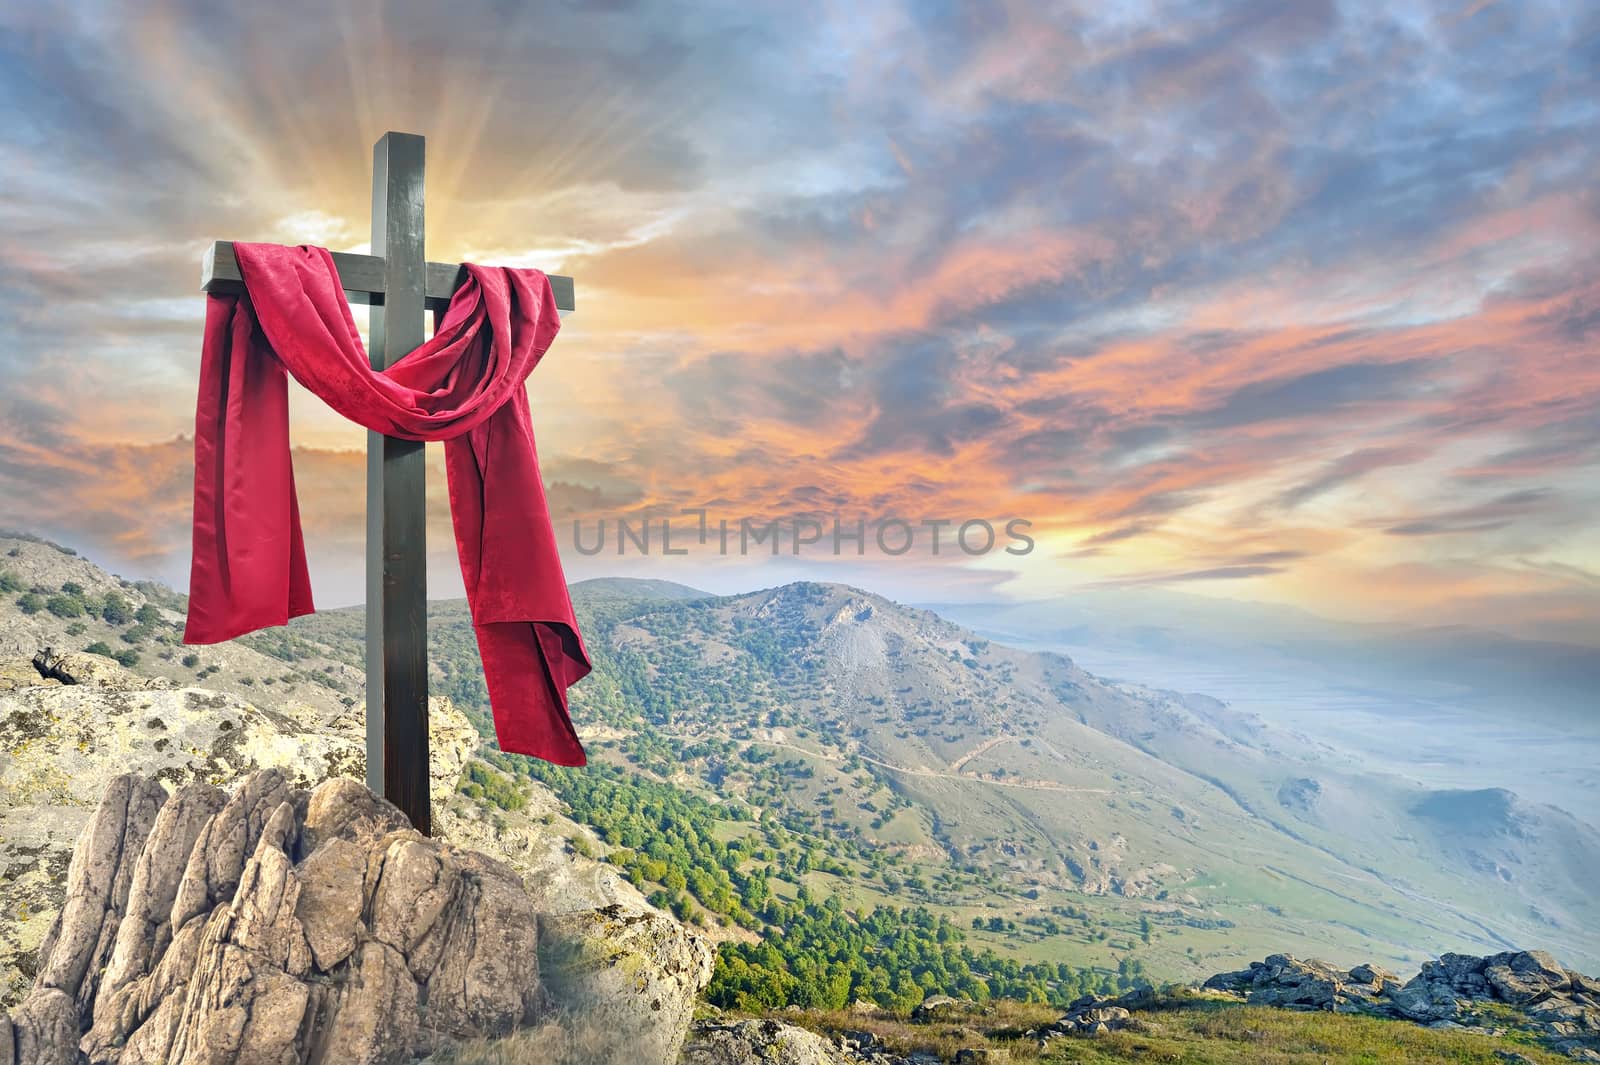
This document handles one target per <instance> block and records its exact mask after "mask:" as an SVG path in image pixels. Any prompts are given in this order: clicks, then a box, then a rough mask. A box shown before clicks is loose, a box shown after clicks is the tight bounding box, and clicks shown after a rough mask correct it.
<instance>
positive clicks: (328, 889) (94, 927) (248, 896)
mask: <svg viewBox="0 0 1600 1065" xmlns="http://www.w3.org/2000/svg"><path fill="white" fill-rule="evenodd" d="M67 880H68V885H69V887H68V894H67V900H66V902H65V904H64V905H63V906H62V908H61V911H60V915H59V917H58V918H57V920H56V922H55V926H54V928H53V930H52V932H51V933H50V935H48V936H47V937H46V939H45V942H44V945H43V947H42V948H41V952H40V956H39V960H38V965H37V974H38V975H37V978H36V979H35V981H34V984H33V987H32V989H31V990H30V991H29V993H28V995H27V997H26V998H25V999H24V1000H23V1002H22V1003H21V1005H20V1006H19V1007H18V1009H17V1010H16V1011H15V1012H14V1013H13V1014H12V1016H11V1017H10V1018H9V1020H8V1021H6V1022H5V1023H4V1024H0V1063H3V1062H9V1061H11V1060H15V1061H17V1062H25V1063H28V1065H33V1063H39V1065H51V1063H55V1062H61V1063H63V1065H66V1063H75V1062H78V1061H80V1060H86V1061H87V1062H89V1063H91V1065H156V1063H172V1065H254V1063H257V1062H271V1063H284V1065H289V1063H324V1062H326V1063H335V1062H338V1063H343V1062H355V1063H380V1062H401V1061H409V1060H414V1059H415V1058H416V1057H419V1056H422V1055H426V1054H429V1053H432V1052H434V1051H436V1050H439V1049H441V1048H444V1047H446V1046H450V1045H453V1044H455V1043H457V1042H464V1041H474V1040H483V1039H485V1038H490V1039H492V1038H496V1037H500V1036H505V1035H507V1034H510V1033H512V1032H514V1031H517V1030H519V1029H523V1028H525V1027H530V1026H537V1024H538V1023H539V1022H540V1021H541V1020H542V1019H543V1018H545V1017H547V1016H554V1015H558V1014H559V1015H561V1016H569V1017H578V1018H581V1019H582V1021H583V1022H584V1023H585V1024H586V1025H588V1026H589V1027H592V1028H596V1029H599V1030H602V1031H605V1032H607V1033H611V1034H612V1035H613V1036H614V1038H615V1040H616V1043H615V1046H616V1047H618V1048H622V1047H626V1048H627V1051H628V1060H629V1061H631V1062H636V1063H638V1065H653V1063H657V1062H660V1063H666V1062H670V1061H673V1060H675V1058H676V1056H677V1052H678V1049H679V1046H680V1045H681V1043H682V1041H683V1037H684V1033H685V1031H686V1029H687V1027H688V1023H689V1013H690V1009H691V1008H692V1003H693V1001H694V998H695V996H696V995H697V994H698V993H699V991H700V990H701V988H703V987H704V986H705V984H706V982H707V981H709V979H710V976H711V949H710V947H709V945H708V944H707V943H706V942H705V941H704V940H703V939H702V938H701V937H699V936H698V935H697V934H695V933H692V932H690V931H688V930H687V929H685V928H683V927H682V926H680V925H679V924H678V923H677V922H675V921H673V920H672V919H671V918H669V917H667V916H665V915H663V914H660V913H656V912H653V911H652V912H630V911H626V910H624V909H622V908H621V907H618V906H612V907H608V908H606V909H602V910H598V911H594V910H591V911H580V912H575V913H568V914H553V913H541V912H540V911H539V908H538V906H537V904H536V902H535V894H534V893H531V892H530V891H529V890H527V888H526V887H525V886H524V884H523V881H522V879H521V877H520V876H519V875H518V874H517V872H516V871H515V870H514V869H512V868H511V867H509V866H507V865H505V864H504V863H502V862H500V861H498V860H496V859H493V858H490V857H488V856H486V855H484V854H481V853H478V852H476V851H471V850H465V849H462V848H458V847H454V846H452V845H450V844H448V843H445V842H443V841H440V840H437V839H428V838H426V837H423V836H421V835H420V834H419V833H417V832H416V831H415V830H413V829H412V828H411V827H410V825H409V823H408V822H407V821H406V819H405V817H404V815H402V814H401V813H400V811H399V810H397V809H396V808H395V807H393V806H392V805H390V804H389V803H387V802H385V801H384V800H382V799H380V798H378V797H376V796H374V795H373V794H372V793H371V792H370V791H368V790H367V789H366V787H364V786H363V785H361V784H358V783H356V782H355V781H353V780H350V779H347V778H335V779H331V780H328V781H325V782H324V783H322V784H320V785H318V786H317V787H315V788H314V789H311V790H309V791H308V790H306V789H303V788H298V787H295V786H293V780H292V779H291V777H290V776H289V775H288V774H287V773H285V772H284V771H282V770H280V769H268V770H262V771H259V772H257V773H254V774H251V775H250V776H248V777H247V778H246V779H245V780H244V781H243V782H242V783H241V784H240V786H239V787H238V788H237V789H236V790H235V791H234V793H233V794H232V795H231V796H224V794H223V793H222V792H221V791H219V790H218V789H216V788H214V787H211V786H210V785H207V784H204V783H199V784H190V785H187V786H185V787H183V788H180V789H178V790H177V791H176V792H175V793H174V794H173V795H172V796H171V797H170V798H169V797H168V796H167V793H166V791H165V790H164V789H163V788H161V787H160V786H159V785H158V784H156V783H155V782H153V781H151V780H149V779H147V778H143V777H140V776H137V775H133V774H128V775H124V776H121V777H118V778H116V779H114V780H113V781H112V782H111V784H110V786H109V787H108V788H107V789H106V793H105V797H104V801H103V802H102V803H101V804H100V806H99V807H98V808H97V809H96V810H95V812H94V815H93V816H92V818H91V819H90V822H89V826H88V829H87V831H85V833H84V835H83V836H82V838H81V839H80V840H79V842H78V845H77V847H76V849H75V851H74V854H73V858H72V863H71V867H70V870H69V873H68V877H67ZM8 1055H9V1057H8ZM80 1055H82V1056H81V1057H80Z"/></svg>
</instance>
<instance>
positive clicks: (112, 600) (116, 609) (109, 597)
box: [100, 592, 133, 625]
mask: <svg viewBox="0 0 1600 1065" xmlns="http://www.w3.org/2000/svg"><path fill="white" fill-rule="evenodd" d="M100 616H101V617H102V618H104V619H105V620H106V623H107V624H110V625H126V624H127V623H128V622H130V621H132V620H133V609H132V608H131V607H130V606H129V605H128V600H127V599H125V598H123V596H122V594H121V593H120V592H109V593H107V594H106V601H105V605H104V606H102V607H101V608H100Z"/></svg>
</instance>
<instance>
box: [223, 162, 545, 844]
mask: <svg viewBox="0 0 1600 1065" xmlns="http://www.w3.org/2000/svg"><path fill="white" fill-rule="evenodd" d="M422 175H423V139H422V138H421V137H420V136H417V135H416V134H414V133H385V134H384V135H383V136H382V137H381V138H379V140H378V143H377V144H375V145H374V146H373V149H372V254H371V255H350V254H343V253H339V252H334V253H333V264H334V266H335V267H337V268H338V271H339V282H340V284H341V285H342V286H343V287H344V291H345V295H346V296H348V297H349V299H350V302H352V303H364V304H368V305H370V306H371V308H372V311H371V319H370V325H369V328H368V338H369V340H368V345H367V350H368V354H369V355H370V356H371V359H372V368H373V369H375V370H382V369H384V368H386V367H388V366H390V365H392V364H394V363H395V362H397V361H399V359H401V358H402V357H403V356H405V355H407V354H409V353H410V352H411V351H412V350H413V349H415V348H417V347H418V346H419V345H421V344H422V342H423V339H424V338H423V315H424V313H425V312H426V311H427V310H432V311H433V312H434V314H435V316H436V320H435V324H436V325H437V316H438V314H439V313H440V312H441V311H442V310H443V309H444V308H445V306H446V305H448V304H449V302H450V297H451V296H452V295H453V294H454V293H455V291H456V289H457V288H458V287H460V285H461V283H462V282H463V281H465V280H466V277H467V272H466V270H465V269H464V268H463V267H462V266H461V264H460V263H430V262H428V261H427V260H426V259H425V258H424V256H423V247H422V192H423V184H422ZM242 282H243V278H242V277H241V276H240V274H239V264H238V261H237V260H235V259H234V255H233V244H232V242H230V241H225V240H219V241H217V242H216V243H215V244H213V245H212V246H211V248H210V250H209V251H207V252H206V255H205V261H204V265H203V267H202V271H201V283H200V287H201V289H202V290H203V291H205V292H225V291H235V292H237V291H242V290H243V284H242ZM550 285H551V288H552V289H554V291H555V297H556V307H557V308H558V309H560V310H563V311H570V310H572V309H573V307H574V299H573V284H572V278H570V277H557V276H555V275H553V274H552V275H550ZM425 474H426V468H425V467H424V465H423V444H422V443H421V442H419V441H412V440H397V439H395V438H394V437H389V436H383V435H382V434H380V433H375V432H372V431H371V430H368V432H367V785H368V787H370V788H372V790H374V791H376V792H378V793H379V794H381V795H383V796H384V797H385V798H387V799H388V800H389V801H391V802H393V803H394V804H395V805H396V806H398V807H399V808H400V809H401V810H403V811H405V813H406V815H407V816H408V817H410V818H411V823H412V824H413V825H415V826H416V827H417V829H418V831H420V832H423V833H431V831H432V818H431V816H430V808H429V800H428V587H427V536H426V522H425V516H426V512H425V487H426V486H425V481H426V476H425Z"/></svg>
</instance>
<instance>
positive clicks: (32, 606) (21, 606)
mask: <svg viewBox="0 0 1600 1065" xmlns="http://www.w3.org/2000/svg"><path fill="white" fill-rule="evenodd" d="M17 609H18V610H20V611H22V612H23V613H24V614H37V613H38V612H39V611H41V610H43V609H44V596H42V595H40V594H39V593H38V592H27V593H26V594H24V595H20V596H18V597H17Z"/></svg>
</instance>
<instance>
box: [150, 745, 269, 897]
mask: <svg viewBox="0 0 1600 1065" xmlns="http://www.w3.org/2000/svg"><path fill="white" fill-rule="evenodd" d="M290 801H291V796H290V794H289V783H288V780H287V778H286V777H285V776H284V773H283V771H282V770H279V769H263V770H261V771H259V772H256V773H252V774H250V775H249V776H248V777H246V778H245V779H244V783H243V784H241V785H240V787H239V790H238V791H236V792H234V794H233V796H232V797H231V798H230V799H229V800H228V801H227V803H225V804H224V805H223V807H222V809H221V810H219V811H217V813H216V814H215V815H213V816H212V817H211V819H210V820H209V821H207V822H206V824H205V827H204V828H202V829H201V831H200V835H199V838H198V839H197V840H196V842H195V845H194V849H193V851H192V852H191V853H190V855H189V862H188V864H187V866H186V867H185V868H184V871H183V878H182V880H180V881H179V883H178V890H177V892H176V893H175V895H174V897H173V901H172V914H171V920H170V923H171V925H172V927H174V928H181V927H183V925H184V924H186V923H187V922H188V921H189V919H190V918H192V917H194V916H196V915H197V914H201V913H204V912H206V911H208V910H210V909H211V908H212V907H214V906H215V905H216V904H217V903H219V902H221V901H223V900H224V899H226V898H228V897H229V896H231V895H232V894H233V892H234V889H236V888H237V887H238V886H239V877H240V876H241V875H243V873H244V863H245V858H246V857H247V856H248V855H249V854H250V853H251V852H252V851H254V850H255V846H256V842H257V841H258V840H259V839H260V838H261V832H262V830H263V829H264V828H266V825H267V819H268V818H269V817H271V816H272V815H273V814H274V813H275V812H276V811H277V809H278V807H279V806H282V805H283V804H284V803H286V802H290Z"/></svg>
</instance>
